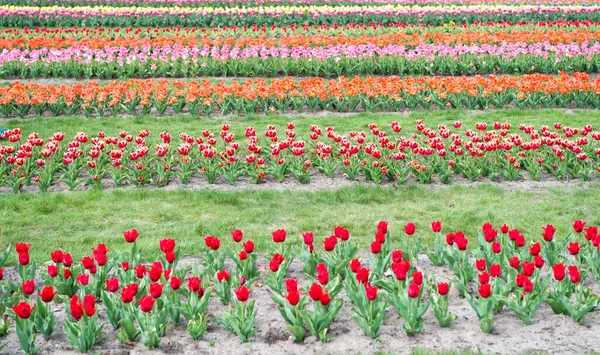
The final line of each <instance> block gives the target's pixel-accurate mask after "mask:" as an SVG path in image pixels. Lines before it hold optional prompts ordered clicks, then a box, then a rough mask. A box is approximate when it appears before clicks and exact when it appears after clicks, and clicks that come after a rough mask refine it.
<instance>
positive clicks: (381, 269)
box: [369, 221, 392, 278]
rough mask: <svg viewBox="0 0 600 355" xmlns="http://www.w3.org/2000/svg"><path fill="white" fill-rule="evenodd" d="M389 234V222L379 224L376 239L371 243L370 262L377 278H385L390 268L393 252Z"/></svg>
mask: <svg viewBox="0 0 600 355" xmlns="http://www.w3.org/2000/svg"><path fill="white" fill-rule="evenodd" d="M387 236H388V224H387V223H386V222H384V221H381V222H379V224H378V225H377V234H376V235H375V240H374V241H373V242H372V243H371V255H370V258H369V264H370V265H371V267H372V272H373V274H374V275H376V276H377V278H383V277H384V274H385V272H386V271H387V269H388V268H389V265H390V260H391V257H392V255H391V253H390V247H391V246H390V244H391V241H390V240H389V238H387Z"/></svg>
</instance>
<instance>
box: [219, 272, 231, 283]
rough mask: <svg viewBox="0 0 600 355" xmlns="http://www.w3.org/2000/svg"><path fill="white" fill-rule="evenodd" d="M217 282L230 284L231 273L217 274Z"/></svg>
mask: <svg viewBox="0 0 600 355" xmlns="http://www.w3.org/2000/svg"><path fill="white" fill-rule="evenodd" d="M217 280H218V281H219V283H223V280H224V281H225V282H229V273H228V272H227V271H225V270H223V271H219V272H217Z"/></svg>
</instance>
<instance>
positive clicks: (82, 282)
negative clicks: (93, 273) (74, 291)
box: [76, 274, 90, 286]
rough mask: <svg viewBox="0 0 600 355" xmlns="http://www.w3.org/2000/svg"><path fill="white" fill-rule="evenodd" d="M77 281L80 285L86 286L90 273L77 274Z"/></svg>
mask: <svg viewBox="0 0 600 355" xmlns="http://www.w3.org/2000/svg"><path fill="white" fill-rule="evenodd" d="M76 280H77V283H79V284H80V285H82V286H87V284H88V283H89V282H90V275H87V274H81V275H77V279H76Z"/></svg>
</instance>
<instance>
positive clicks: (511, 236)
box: [508, 229, 521, 242]
mask: <svg viewBox="0 0 600 355" xmlns="http://www.w3.org/2000/svg"><path fill="white" fill-rule="evenodd" d="M519 235H521V231H520V230H518V229H511V230H510V231H508V239H510V240H512V241H513V242H514V241H516V240H517V237H519Z"/></svg>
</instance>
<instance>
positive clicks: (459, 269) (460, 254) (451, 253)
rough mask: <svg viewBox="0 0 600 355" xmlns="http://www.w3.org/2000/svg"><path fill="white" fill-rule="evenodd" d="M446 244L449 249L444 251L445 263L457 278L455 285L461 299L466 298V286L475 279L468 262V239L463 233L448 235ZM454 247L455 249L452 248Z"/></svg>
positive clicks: (471, 266)
mask: <svg viewBox="0 0 600 355" xmlns="http://www.w3.org/2000/svg"><path fill="white" fill-rule="evenodd" d="M446 242H447V244H448V245H449V246H450V248H448V249H446V261H447V262H448V265H449V266H450V268H451V269H452V273H453V274H454V275H455V276H456V277H457V279H456V280H455V281H456V282H455V285H456V287H457V289H458V291H459V293H460V295H461V296H462V297H465V296H466V293H467V292H466V290H467V285H468V284H469V282H471V280H473V278H474V277H475V271H474V270H473V265H471V263H470V262H469V253H468V252H467V245H468V244H469V241H468V239H467V238H466V237H465V235H464V234H463V232H460V231H459V232H456V233H450V234H447V235H446ZM452 245H456V248H452V247H451V246H452Z"/></svg>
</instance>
